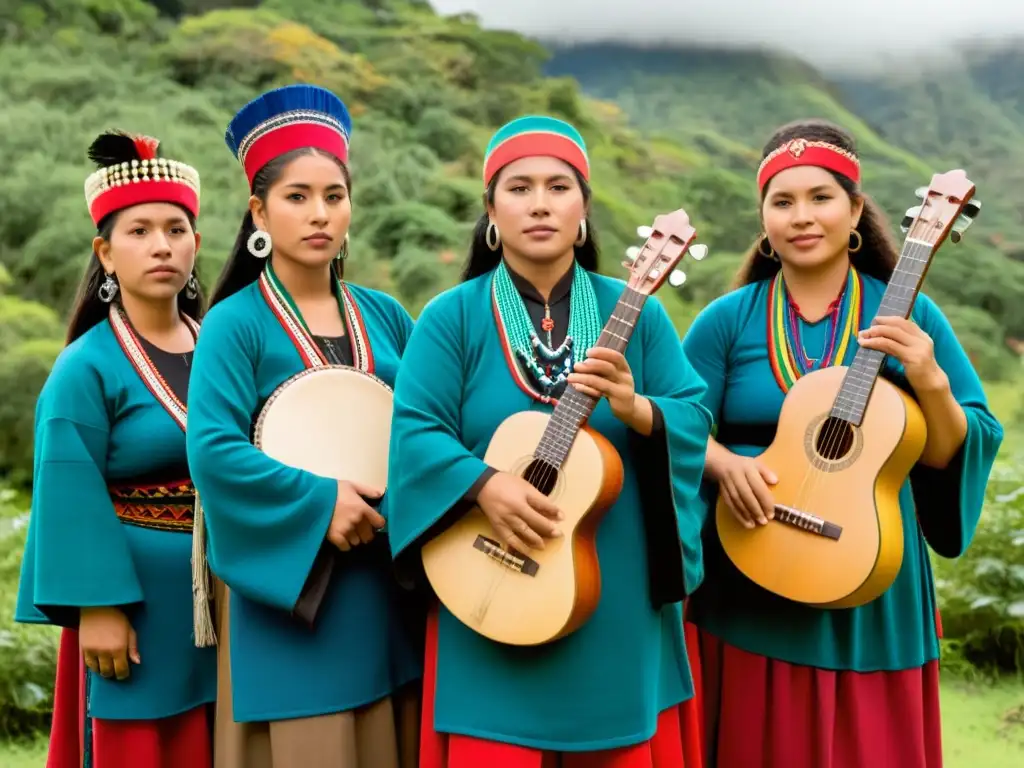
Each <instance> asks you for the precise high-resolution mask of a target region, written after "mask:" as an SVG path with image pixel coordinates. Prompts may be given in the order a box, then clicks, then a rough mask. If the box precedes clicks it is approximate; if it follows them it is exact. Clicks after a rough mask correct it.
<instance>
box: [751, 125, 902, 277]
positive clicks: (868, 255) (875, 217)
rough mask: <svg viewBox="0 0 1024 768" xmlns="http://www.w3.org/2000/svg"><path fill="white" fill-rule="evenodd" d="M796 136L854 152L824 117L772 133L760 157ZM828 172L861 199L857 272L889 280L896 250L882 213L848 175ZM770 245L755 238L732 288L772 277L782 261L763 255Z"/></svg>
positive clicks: (841, 132)
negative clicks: (824, 142) (825, 142)
mask: <svg viewBox="0 0 1024 768" xmlns="http://www.w3.org/2000/svg"><path fill="white" fill-rule="evenodd" d="M797 138H803V139H807V140H808V141H827V142H828V143H830V144H834V145H835V146H837V147H839V148H840V149H845V150H846V151H847V152H852V153H853V154H857V147H856V144H855V143H854V140H853V137H852V136H850V134H849V133H847V132H846V131H845V130H843V129H842V128H840V127H839V126H838V125H835V124H834V123H830V122H828V121H827V120H798V121H796V122H793V123H789V124H787V125H784V126H782V127H781V128H779V129H778V130H777V131H776V132H775V134H774V135H773V136H772V137H771V139H769V140H768V143H767V144H766V145H765V147H764V151H763V153H762V155H761V158H762V159H764V158H765V157H767V156H768V155H769V154H770V153H771V152H772V151H773V150H774V149H776V148H778V147H779V146H781V145H782V144H784V143H785V142H787V141H790V140H791V139H797ZM829 173H831V174H832V176H833V177H834V178H835V180H836V182H837V183H838V184H839V186H840V187H842V188H843V191H844V192H846V194H847V195H849V196H850V200H851V201H856V200H863V201H864V211H863V213H861V217H860V221H859V222H857V231H858V232H859V233H860V236H861V241H862V243H861V248H860V250H859V251H857V252H856V253H851V254H850V261H851V262H852V263H853V266H855V267H856V268H857V270H858V271H859V272H863V273H864V274H866V275H871V276H872V277H875V278H878V279H879V280H882V281H885V282H888V281H889V278H890V277H892V271H893V269H895V268H896V262H897V260H898V259H899V249H898V248H897V246H896V242H895V241H894V240H893V238H892V235H891V234H890V233H889V229H888V227H887V226H886V218H885V214H884V213H882V210H881V209H880V208H879V207H878V205H877V204H876V203H875V201H874V200H872V199H871V198H870V197H868V196H867V195H865V194H864V193H863V192H862V191H861V190H860V189H858V187H857V185H856V184H854V183H853V182H852V181H850V180H849V179H848V178H846V177H845V176H842V175H840V174H838V173H835V172H834V171H829ZM769 186H771V182H769V183H768V184H766V185H765V188H764V192H762V194H761V202H762V203H763V202H764V197H765V194H767V192H768V187H769ZM770 245H771V244H770V243H768V239H767V238H766V237H763V236H759V237H758V238H757V239H756V240H755V241H754V243H753V245H751V246H750V250H749V251H747V255H746V257H745V258H744V259H743V263H742V264H741V265H740V268H739V270H738V271H737V273H736V277H735V279H734V282H733V287H734V288H739V287H741V286H744V285H748V284H750V283H756V282H758V281H760V280H767V279H768V278H771V277H774V276H775V273H776V272H778V271H779V269H781V268H782V264H781V262H779V261H778V260H777V259H773V258H769V257H767V256H765V255H764V254H765V253H770V251H769V249H768V248H769V246H770Z"/></svg>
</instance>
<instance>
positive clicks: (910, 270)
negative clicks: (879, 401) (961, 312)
mask: <svg viewBox="0 0 1024 768" xmlns="http://www.w3.org/2000/svg"><path fill="white" fill-rule="evenodd" d="M934 254H935V246H934V245H933V244H931V243H927V242H925V241H923V240H915V239H914V238H907V240H906V242H904V244H903V251H902V252H901V253H900V258H899V261H897V262H896V268H895V269H894V270H893V273H892V277H891V278H890V280H889V285H888V287H887V288H886V289H885V294H884V295H883V296H882V302H881V303H880V304H879V305H878V312H876V313H875V317H903V318H907V317H910V313H911V311H912V310H913V308H914V302H915V301H917V297H918V294H920V292H921V284H922V283H923V282H924V276H925V274H926V273H927V272H928V267H929V265H930V264H931V261H932V256H933V255H934ZM885 357H886V355H885V353H884V352H879V351H878V350H877V349H867V348H865V347H861V348H859V349H858V350H857V354H856V355H855V356H854V358H853V364H852V365H851V366H850V368H849V370H848V371H847V372H846V376H845V377H844V378H843V385H842V388H841V389H840V390H839V395H838V396H837V397H836V401H835V403H834V404H833V406H832V414H831V415H832V416H835V417H836V418H839V419H843V420H844V421H848V422H850V423H851V424H855V425H859V424H860V423H861V421H862V420H863V418H864V411H865V410H866V409H867V406H868V400H869V399H870V398H871V391H872V389H873V388H874V386H875V381H876V380H877V378H878V375H879V374H880V373H881V371H882V365H883V364H884V363H885Z"/></svg>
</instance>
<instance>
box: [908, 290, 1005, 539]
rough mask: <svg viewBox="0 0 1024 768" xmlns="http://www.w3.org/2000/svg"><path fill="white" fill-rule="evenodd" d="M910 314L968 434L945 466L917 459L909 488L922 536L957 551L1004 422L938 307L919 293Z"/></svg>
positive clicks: (974, 517)
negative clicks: (923, 335)
mask: <svg viewBox="0 0 1024 768" xmlns="http://www.w3.org/2000/svg"><path fill="white" fill-rule="evenodd" d="M914 315H915V319H916V320H917V322H918V324H919V325H920V327H921V329H922V330H923V331H924V332H925V333H927V334H928V335H929V336H931V338H932V342H933V343H934V345H935V346H934V350H935V360H936V362H937V363H938V364H939V367H940V368H942V370H943V371H945V372H946V376H948V377H949V385H950V389H951V390H952V392H953V397H954V398H955V399H956V401H957V402H958V403H959V404H960V407H961V408H963V410H964V414H965V415H966V417H967V436H966V438H965V439H964V444H963V446H962V447H961V448H960V451H959V452H958V453H957V455H956V456H955V457H954V458H953V460H952V461H951V462H950V463H949V466H947V467H946V468H945V469H934V468H931V467H926V466H924V465H923V464H918V465H917V466H916V467H915V468H914V470H913V471H912V472H911V474H910V480H911V488H912V489H913V492H914V504H915V506H916V508H917V517H918V520H919V521H920V525H921V530H922V532H923V533H924V537H925V540H926V541H927V542H928V544H929V545H930V546H931V548H932V549H933V550H935V552H936V553H937V554H939V555H941V556H942V557H959V556H960V555H962V554H963V553H964V552H965V551H966V550H967V547H968V546H970V543H971V540H972V539H973V538H974V532H975V530H976V529H977V526H978V521H979V519H980V518H981V510H982V507H983V506H984V503H985V487H986V486H987V484H988V478H989V474H990V473H991V471H992V465H993V463H994V462H995V458H996V454H997V453H998V452H999V446H1000V445H1002V442H1003V428H1002V426H1001V425H1000V423H999V421H998V420H997V419H996V417H995V416H994V415H992V412H991V411H990V410H989V408H988V400H987V399H986V397H985V391H984V389H983V388H982V385H981V380H980V379H979V378H978V374H977V373H976V372H975V370H974V366H973V365H971V361H970V359H969V358H968V357H967V353H966V352H965V351H964V348H963V347H962V346H961V345H960V342H959V340H958V339H957V338H956V334H955V333H954V332H953V329H952V327H951V326H950V324H949V321H948V320H947V319H946V317H945V315H944V314H943V313H942V310H940V309H939V307H938V305H936V304H935V303H934V302H933V301H932V300H931V299H929V298H928V297H927V296H923V295H922V296H920V297H919V299H918V301H917V304H916V306H915V312H914Z"/></svg>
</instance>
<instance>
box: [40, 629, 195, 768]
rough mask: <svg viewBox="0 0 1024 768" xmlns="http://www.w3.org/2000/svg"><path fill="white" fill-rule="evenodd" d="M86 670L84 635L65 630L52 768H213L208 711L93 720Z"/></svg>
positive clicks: (60, 654) (52, 738) (56, 690)
mask: <svg viewBox="0 0 1024 768" xmlns="http://www.w3.org/2000/svg"><path fill="white" fill-rule="evenodd" d="M85 672H86V668H85V663H84V661H83V660H82V652H81V650H80V648H79V646H78V631H77V630H73V629H65V630H64V631H63V632H62V633H61V637H60V649H59V651H58V653H57V682H56V686H55V688H54V695H53V724H52V726H51V728H50V748H49V754H48V755H47V758H46V768H179V767H180V766H186V765H187V766H189V768H212V766H213V741H212V738H213V737H212V735H211V734H212V722H211V717H210V714H209V708H208V707H206V706H201V707H196V708H195V709H190V710H189V711H188V712H182V713H181V714H180V715H175V716H173V717H166V718H161V719H160V720H97V719H96V718H87V717H86V715H85V712H86V708H85Z"/></svg>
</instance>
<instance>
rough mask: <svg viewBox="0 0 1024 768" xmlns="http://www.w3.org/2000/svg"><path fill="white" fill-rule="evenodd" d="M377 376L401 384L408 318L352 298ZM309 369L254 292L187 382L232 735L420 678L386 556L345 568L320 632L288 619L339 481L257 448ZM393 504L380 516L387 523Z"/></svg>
mask: <svg viewBox="0 0 1024 768" xmlns="http://www.w3.org/2000/svg"><path fill="white" fill-rule="evenodd" d="M349 289H350V290H351V293H352V295H353V296H354V298H355V301H356V304H357V305H358V307H359V310H360V311H361V313H362V316H363V321H364V323H365V325H366V332H367V335H368V337H369V341H370V345H371V348H372V350H373V358H374V361H375V366H376V368H375V373H376V375H377V376H378V377H379V378H381V379H382V380H383V381H385V382H386V383H388V384H389V385H390V384H392V383H393V382H394V379H395V375H396V373H397V371H398V364H399V360H400V358H401V355H402V350H403V349H404V348H405V343H406V339H407V338H408V336H409V333H410V331H411V329H412V319H411V318H410V317H409V315H408V313H407V312H406V311H405V310H404V309H403V308H402V307H401V305H400V304H398V302H396V301H395V300H394V299H392V298H391V297H390V296H387V295H386V294H383V293H380V292H378V291H373V290H370V289H367V288H360V287H358V286H354V285H350V286H349ZM302 370H303V363H302V360H301V358H300V357H299V354H298V352H297V351H296V349H295V346H294V345H293V343H292V341H291V340H290V339H289V337H288V336H287V335H286V333H285V331H284V329H283V328H282V326H281V324H280V323H279V321H278V320H277V318H276V316H275V315H274V314H273V313H272V311H271V309H270V308H269V306H268V305H267V303H266V301H265V300H264V298H263V295H262V293H261V292H260V289H259V286H258V284H257V283H253V284H251V285H249V286H247V287H245V288H243V289H242V290H241V291H239V292H238V293H236V294H234V295H232V296H230V297H229V298H227V299H225V300H224V301H222V302H220V303H219V304H217V305H216V306H214V307H213V308H212V309H211V310H210V312H209V313H208V314H207V316H206V319H205V321H204V322H203V331H202V333H201V334H200V337H199V343H198V345H197V346H196V357H195V366H194V370H193V372H192V382H191V388H192V402H193V406H192V408H191V409H190V411H189V425H188V426H189V429H188V452H189V457H190V460H191V462H192V464H193V466H194V467H195V469H194V472H193V481H194V483H195V485H196V488H197V489H198V491H199V496H200V498H201V499H202V501H203V508H204V511H205V515H206V525H207V529H208V534H209V539H208V558H209V562H210V568H211V570H212V571H213V572H214V573H215V574H216V575H217V576H218V577H219V578H221V579H222V580H223V581H224V582H225V583H226V584H227V585H228V587H229V588H230V589H231V604H230V613H231V631H230V652H231V684H232V703H233V707H234V718H235V720H236V721H237V722H247V721H272V720H283V719H288V718H298V717H312V716H316V715H325V714H331V713H335V712H342V711H346V710H350V709H354V708H356V707H359V706H362V705H364V704H368V703H370V702H373V701H377V700H378V699H381V698H383V697H385V696H388V695H390V694H391V693H392V692H393V691H395V690H396V689H397V688H399V687H400V686H402V685H404V684H406V683H408V682H410V681H413V680H416V679H418V678H419V677H420V675H421V674H422V655H421V648H422V637H421V636H422V632H423V626H422V625H419V626H413V627H409V626H407V625H409V624H413V622H409V621H408V617H407V616H405V615H404V613H403V607H404V606H405V604H406V601H405V597H404V595H403V593H402V591H401V590H400V588H399V587H398V586H397V585H396V583H395V581H394V579H393V577H392V565H391V561H390V557H389V552H388V546H387V543H386V542H385V541H381V542H378V543H375V544H372V545H368V546H365V547H357V548H355V549H354V550H352V551H351V552H350V553H346V554H345V555H343V556H342V557H341V559H340V560H339V561H338V562H339V565H338V567H336V568H335V569H334V572H333V574H332V576H331V581H330V583H329V585H328V587H327V591H326V596H325V598H324V601H323V604H322V607H321V608H320V611H319V615H318V617H317V623H316V625H315V628H314V629H310V628H308V626H307V625H306V624H304V623H302V622H300V621H299V620H298V619H297V618H295V617H293V616H292V615H291V614H292V611H293V609H294V608H295V607H296V603H297V602H298V599H299V596H300V594H301V593H302V591H303V586H304V585H305V583H306V580H307V578H308V577H309V575H310V571H311V568H312V566H313V563H314V561H315V560H316V558H317V555H318V553H319V552H320V551H321V549H322V548H323V547H324V546H328V547H329V546H330V545H325V537H326V535H327V529H328V526H329V524H330V521H331V517H332V516H333V513H334V504H335V501H336V498H337V481H335V480H333V479H329V478H326V477H321V476H319V475H315V474H313V473H311V472H307V471H304V470H299V469H295V468H293V467H289V466H286V465H284V464H281V463H280V462H278V461H276V460H274V459H271V458H270V457H268V456H267V455H266V454H264V453H263V452H262V451H260V450H259V449H257V448H256V447H254V446H253V445H252V443H251V442H250V426H251V424H252V421H253V419H254V417H255V416H256V414H257V413H258V411H259V409H260V408H261V407H262V405H263V403H264V402H265V401H266V400H267V398H269V397H270V395H271V394H272V393H273V392H274V390H275V389H276V388H277V387H278V386H279V385H280V384H281V383H282V382H283V381H284V380H285V379H287V378H289V377H291V376H292V375H294V374H296V373H298V372H300V371H302ZM387 506H388V505H387V500H386V499H385V501H384V504H383V505H382V509H381V514H384V515H385V516H386V514H387Z"/></svg>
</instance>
